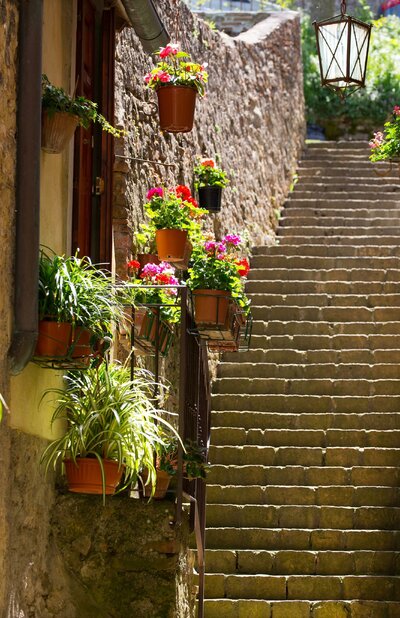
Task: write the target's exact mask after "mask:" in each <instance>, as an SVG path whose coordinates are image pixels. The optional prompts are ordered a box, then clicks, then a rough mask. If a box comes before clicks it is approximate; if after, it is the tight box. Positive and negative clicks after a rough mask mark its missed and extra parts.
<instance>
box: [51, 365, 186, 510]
mask: <svg viewBox="0 0 400 618" xmlns="http://www.w3.org/2000/svg"><path fill="white" fill-rule="evenodd" d="M65 381H66V385H67V388H66V390H63V389H50V390H48V391H46V393H45V394H44V396H46V395H49V394H53V395H55V398H56V404H57V406H56V409H55V411H54V414H53V418H52V423H54V422H55V421H56V420H58V419H63V420H65V421H66V422H67V430H66V433H65V435H64V436H62V437H61V438H59V439H57V440H54V441H53V442H51V444H49V446H48V447H47V448H46V450H45V451H44V453H43V455H42V458H41V462H42V464H43V465H44V466H45V471H46V473H47V471H48V470H49V467H50V466H53V467H54V468H56V466H57V464H58V463H59V462H63V461H64V460H65V459H70V460H72V462H74V463H76V462H77V460H78V459H79V458H84V457H89V458H96V459H97V460H98V462H99V464H100V468H101V473H102V481H103V498H104V491H105V480H104V468H103V460H104V459H111V460H114V461H116V462H118V464H119V466H120V467H121V466H123V467H124V479H123V484H122V488H124V487H127V486H128V485H130V484H131V483H133V482H135V481H136V478H137V476H138V473H139V472H140V470H141V469H142V468H144V467H145V468H147V470H148V471H149V475H148V478H149V482H150V483H151V485H152V487H154V486H155V482H156V471H155V467H154V454H155V451H156V450H158V449H159V448H160V447H161V446H162V445H163V444H164V441H165V440H166V439H168V438H169V439H170V436H171V435H174V436H177V433H176V431H175V429H174V428H173V427H172V425H171V424H170V423H169V422H168V421H167V420H165V418H164V417H163V414H164V412H163V411H162V410H159V409H157V408H156V407H155V404H154V400H152V397H153V393H154V381H153V378H152V374H150V373H149V372H147V371H145V370H139V369H137V370H136V371H135V375H134V379H133V380H131V378H130V372H129V369H128V368H127V367H125V366H122V365H121V364H119V363H113V364H107V363H103V364H101V365H100V366H99V367H97V368H93V367H92V368H89V369H88V370H87V371H84V372H70V373H68V375H66V376H65ZM161 426H162V427H163V428H164V431H162V432H161V431H160V427H161Z"/></svg>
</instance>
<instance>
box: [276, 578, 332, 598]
mask: <svg viewBox="0 0 400 618" xmlns="http://www.w3.org/2000/svg"><path fill="white" fill-rule="evenodd" d="M287 589H288V598H289V599H310V600H312V599H329V600H331V599H340V598H341V595H342V583H341V580H340V578H339V577H320V576H318V575H311V576H304V577H301V576H299V577H296V576H294V577H288V582H287Z"/></svg>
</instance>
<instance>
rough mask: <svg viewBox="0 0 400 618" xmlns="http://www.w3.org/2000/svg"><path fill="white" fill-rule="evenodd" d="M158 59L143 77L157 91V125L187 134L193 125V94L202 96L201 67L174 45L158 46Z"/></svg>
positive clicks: (202, 80) (205, 77) (194, 96)
mask: <svg viewBox="0 0 400 618" xmlns="http://www.w3.org/2000/svg"><path fill="white" fill-rule="evenodd" d="M157 54H158V56H159V57H160V61H159V62H158V63H157V65H156V67H155V68H154V69H153V70H152V71H150V73H148V74H147V75H146V76H145V78H144V80H145V82H146V85H147V87H148V88H151V89H152V90H155V91H156V92H157V98H158V110H159V115H160V128H161V130H162V131H168V132H170V133H187V132H188V131H191V130H192V128H193V119H194V111H195V105H196V95H197V94H199V95H200V96H201V97H202V96H204V86H205V84H206V82H207V79H208V75H207V72H206V70H205V66H202V65H201V64H197V63H195V62H192V61H191V59H190V56H189V54H187V53H186V52H183V51H179V48H178V45H174V44H170V45H167V46H166V47H161V48H160V50H159V51H158V52H157Z"/></svg>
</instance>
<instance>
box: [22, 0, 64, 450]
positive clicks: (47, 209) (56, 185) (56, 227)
mask: <svg viewBox="0 0 400 618" xmlns="http://www.w3.org/2000/svg"><path fill="white" fill-rule="evenodd" d="M75 15H76V2H75V1H71V0H44V4H43V73H45V74H46V75H47V77H48V78H49V80H50V81H51V82H52V83H53V84H55V85H56V86H62V87H63V88H64V89H65V90H66V91H67V92H72V91H73V89H74V84H72V74H73V72H74V71H73V67H74V49H75V31H76V24H75V22H74V16H75ZM72 148H73V144H72V142H71V145H70V148H69V149H67V150H66V151H65V152H64V153H62V154H60V155H53V154H47V153H45V152H43V151H42V155H41V177H40V190H41V202H40V242H41V244H42V245H45V246H46V247H49V248H50V249H52V250H53V251H55V252H56V253H68V252H69V246H68V243H69V222H70V219H71V217H70V213H71V200H72V197H71V192H72V169H73V168H72ZM61 376H62V372H59V371H54V370H49V369H42V368H40V367H38V366H36V365H34V364H33V363H29V364H28V366H27V367H26V368H25V369H24V371H23V372H22V373H21V374H20V375H18V376H16V377H13V378H11V397H10V410H11V414H10V425H11V426H12V427H14V428H17V429H20V430H22V431H24V432H26V433H30V434H33V435H37V436H40V437H44V438H54V437H56V436H57V435H59V434H60V431H61V430H62V427H61V426H60V424H56V425H55V426H54V427H53V430H52V429H51V426H50V419H51V415H52V413H53V409H54V404H51V403H50V399H49V397H47V398H46V399H45V400H43V401H42V402H41V399H42V397H43V393H44V392H45V391H46V389H49V388H53V387H55V388H59V387H60V386H61V385H62V378H61Z"/></svg>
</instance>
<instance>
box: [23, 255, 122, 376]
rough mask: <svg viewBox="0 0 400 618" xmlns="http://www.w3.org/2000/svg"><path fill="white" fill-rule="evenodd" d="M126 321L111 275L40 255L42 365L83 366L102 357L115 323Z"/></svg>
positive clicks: (87, 264) (84, 262) (84, 261)
mask: <svg viewBox="0 0 400 618" xmlns="http://www.w3.org/2000/svg"><path fill="white" fill-rule="evenodd" d="M122 316H123V304H122V302H121V300H120V299H119V297H117V296H116V294H115V293H114V290H113V282H112V279H111V276H110V275H109V274H107V273H106V272H104V271H102V270H99V269H97V268H95V267H94V265H93V264H92V262H91V261H90V259H89V258H79V257H78V256H77V255H74V256H70V257H66V256H60V255H56V254H53V255H52V254H48V253H46V252H45V251H44V250H42V251H41V253H40V261H39V338H38V341H37V345H36V350H35V352H34V357H35V358H36V359H38V360H39V361H49V362H51V363H52V364H55V365H57V363H60V364H65V363H66V362H67V363H72V364H73V363H74V362H76V363H79V362H80V361H83V362H84V363H85V359H86V360H89V359H90V357H93V356H94V355H96V354H97V353H99V347H100V342H104V340H105V339H107V340H111V333H112V323H113V321H114V320H118V319H119V318H121V317H122Z"/></svg>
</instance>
